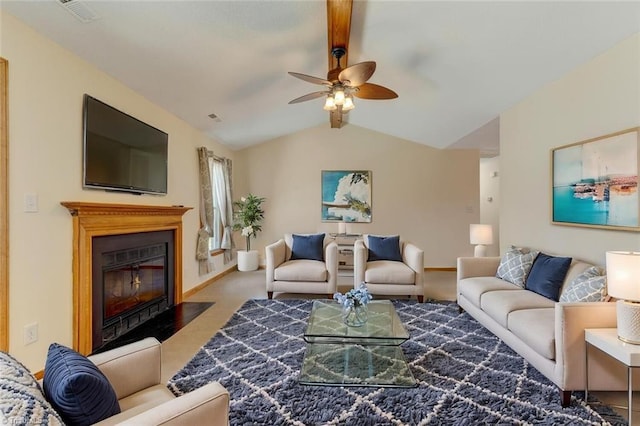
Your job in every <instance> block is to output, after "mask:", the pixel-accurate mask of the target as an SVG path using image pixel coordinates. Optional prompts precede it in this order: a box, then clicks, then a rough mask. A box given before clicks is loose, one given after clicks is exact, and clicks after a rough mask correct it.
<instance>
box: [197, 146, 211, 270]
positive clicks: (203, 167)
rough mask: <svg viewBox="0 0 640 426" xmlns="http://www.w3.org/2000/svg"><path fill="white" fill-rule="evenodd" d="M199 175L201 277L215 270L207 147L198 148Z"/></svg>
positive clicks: (198, 256) (198, 250) (198, 255)
mask: <svg viewBox="0 0 640 426" xmlns="http://www.w3.org/2000/svg"><path fill="white" fill-rule="evenodd" d="M198 173H199V176H200V179H199V180H200V223H201V224H202V226H201V227H200V229H199V230H198V243H197V244H196V260H197V261H198V269H199V273H200V275H204V274H208V273H209V272H211V271H213V270H214V266H213V262H212V261H211V252H210V250H209V239H210V238H211V236H212V233H213V226H214V224H213V191H212V188H211V169H210V167H209V151H208V150H207V148H206V147H200V148H198Z"/></svg>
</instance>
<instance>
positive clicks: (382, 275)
mask: <svg viewBox="0 0 640 426" xmlns="http://www.w3.org/2000/svg"><path fill="white" fill-rule="evenodd" d="M364 281H365V282H366V283H370V284H415V283H416V273H415V272H414V271H413V269H411V268H409V267H408V266H407V265H405V264H404V263H402V262H395V261H391V260H382V261H379V262H372V263H369V264H367V270H366V271H365V272H364Z"/></svg>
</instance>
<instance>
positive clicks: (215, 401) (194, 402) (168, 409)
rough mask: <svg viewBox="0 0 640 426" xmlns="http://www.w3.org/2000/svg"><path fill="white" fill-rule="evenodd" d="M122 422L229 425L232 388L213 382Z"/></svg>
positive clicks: (137, 423)
mask: <svg viewBox="0 0 640 426" xmlns="http://www.w3.org/2000/svg"><path fill="white" fill-rule="evenodd" d="M119 424H121V425H205V424H209V425H228V424H229V392H227V390H226V389H225V388H224V387H223V386H222V385H221V384H220V383H218V382H213V383H209V384H207V385H205V386H202V387H200V388H198V389H195V390H193V391H191V392H189V393H185V394H184V395H181V396H179V397H178V398H175V399H173V400H171V401H167V402H165V403H164V404H161V405H159V406H157V407H154V408H152V409H150V410H147V411H145V412H143V413H140V414H138V415H136V416H133V417H131V418H129V419H127V420H125V421H123V422H121V423H119Z"/></svg>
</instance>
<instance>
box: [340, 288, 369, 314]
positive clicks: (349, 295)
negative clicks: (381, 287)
mask: <svg viewBox="0 0 640 426" xmlns="http://www.w3.org/2000/svg"><path fill="white" fill-rule="evenodd" d="M333 298H334V299H335V300H337V301H338V303H340V304H341V305H342V307H343V308H345V309H348V308H354V307H359V306H365V305H366V304H367V303H369V302H370V301H371V299H373V297H372V296H371V294H369V290H367V286H366V285H365V284H364V283H362V284H360V286H359V287H358V288H357V289H356V288H353V289H351V290H349V291H348V292H346V293H345V294H342V293H335V294H334V295H333Z"/></svg>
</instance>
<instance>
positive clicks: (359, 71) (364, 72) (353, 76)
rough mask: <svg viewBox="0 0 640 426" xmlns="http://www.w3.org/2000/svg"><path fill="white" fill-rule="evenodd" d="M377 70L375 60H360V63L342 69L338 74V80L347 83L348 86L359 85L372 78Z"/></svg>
mask: <svg viewBox="0 0 640 426" xmlns="http://www.w3.org/2000/svg"><path fill="white" fill-rule="evenodd" d="M375 70H376V63H375V62H373V61H367V62H360V63H359V64H355V65H351V66H350V67H347V68H345V69H343V70H342V71H340V74H338V80H340V82H342V83H345V84H346V85H347V86H351V87H358V86H361V85H363V84H364V83H366V81H367V80H369V79H370V78H371V76H372V75H373V72H374V71H375Z"/></svg>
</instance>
